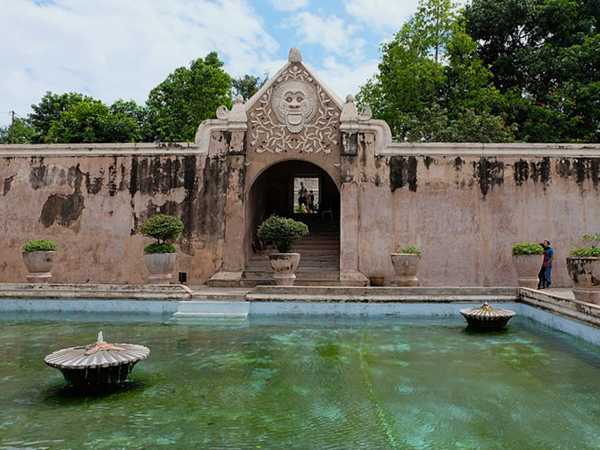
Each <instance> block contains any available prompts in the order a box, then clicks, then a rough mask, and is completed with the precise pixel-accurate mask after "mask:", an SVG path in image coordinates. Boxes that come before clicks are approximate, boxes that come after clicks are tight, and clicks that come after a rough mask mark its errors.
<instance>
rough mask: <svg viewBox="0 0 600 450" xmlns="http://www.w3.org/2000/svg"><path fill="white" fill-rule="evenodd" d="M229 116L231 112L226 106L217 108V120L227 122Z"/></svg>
mask: <svg viewBox="0 0 600 450" xmlns="http://www.w3.org/2000/svg"><path fill="white" fill-rule="evenodd" d="M228 115H229V110H228V109H227V107H226V106H225V105H221V106H219V107H218V108H217V119H221V120H225V119H227V116H228Z"/></svg>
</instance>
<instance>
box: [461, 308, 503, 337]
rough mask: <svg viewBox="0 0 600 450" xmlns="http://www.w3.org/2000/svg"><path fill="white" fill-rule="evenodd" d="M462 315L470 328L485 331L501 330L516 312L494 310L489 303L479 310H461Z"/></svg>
mask: <svg viewBox="0 0 600 450" xmlns="http://www.w3.org/2000/svg"><path fill="white" fill-rule="evenodd" d="M460 313H461V314H462V315H463V317H464V318H465V319H466V320H467V324H468V325H469V328H473V329H476V330H485V331H494V330H501V329H502V328H504V327H505V326H506V324H507V323H508V321H509V320H510V319H512V318H513V316H514V315H515V312H514V311H511V310H509V309H497V308H493V307H492V306H491V305H489V304H488V303H484V304H483V305H481V306H480V307H479V308H469V309H461V310H460Z"/></svg>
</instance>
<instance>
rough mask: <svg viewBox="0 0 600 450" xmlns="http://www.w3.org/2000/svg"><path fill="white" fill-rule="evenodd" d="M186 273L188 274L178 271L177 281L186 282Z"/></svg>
mask: <svg viewBox="0 0 600 450" xmlns="http://www.w3.org/2000/svg"><path fill="white" fill-rule="evenodd" d="M187 275H188V274H187V272H179V282H180V283H181V284H186V283H187V280H188V277H187Z"/></svg>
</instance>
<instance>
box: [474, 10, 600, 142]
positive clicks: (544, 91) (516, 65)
mask: <svg viewBox="0 0 600 450" xmlns="http://www.w3.org/2000/svg"><path fill="white" fill-rule="evenodd" d="M465 17H466V20H467V31H468V33H469V34H470V35H471V37H472V38H473V39H474V40H475V41H477V42H478V43H479V45H478V53H479V55H480V57H481V59H482V60H483V63H484V64H485V65H486V66H488V67H489V68H490V70H491V71H492V73H493V74H494V78H493V82H494V84H495V86H496V87H497V88H498V89H499V90H500V92H501V93H502V94H503V95H504V96H505V97H506V99H507V102H506V103H507V105H508V106H507V108H506V112H507V114H508V115H509V117H510V119H509V120H510V121H511V122H514V123H516V125H517V128H516V135H517V138H518V139H519V140H524V141H539V142H560V141H580V142H599V141H600V115H599V113H598V106H599V102H600V97H599V96H598V93H599V90H598V88H599V84H598V83H600V35H599V33H598V25H599V20H600V2H598V0H527V1H522V0H473V2H472V3H471V4H470V5H469V6H467V7H466V9H465Z"/></svg>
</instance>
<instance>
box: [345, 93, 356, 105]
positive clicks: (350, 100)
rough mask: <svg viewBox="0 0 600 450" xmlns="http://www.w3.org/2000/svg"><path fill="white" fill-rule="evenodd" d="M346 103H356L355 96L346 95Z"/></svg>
mask: <svg viewBox="0 0 600 450" xmlns="http://www.w3.org/2000/svg"><path fill="white" fill-rule="evenodd" d="M346 103H354V95H352V94H348V95H346Z"/></svg>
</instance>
